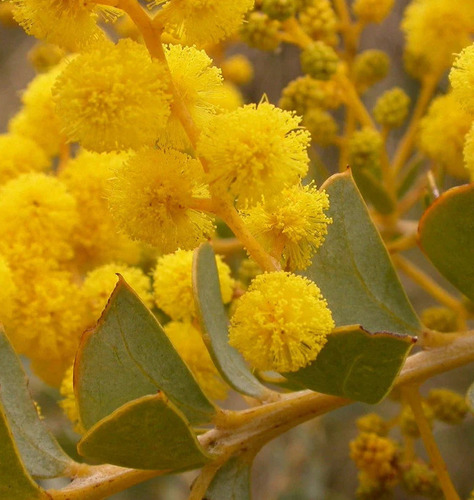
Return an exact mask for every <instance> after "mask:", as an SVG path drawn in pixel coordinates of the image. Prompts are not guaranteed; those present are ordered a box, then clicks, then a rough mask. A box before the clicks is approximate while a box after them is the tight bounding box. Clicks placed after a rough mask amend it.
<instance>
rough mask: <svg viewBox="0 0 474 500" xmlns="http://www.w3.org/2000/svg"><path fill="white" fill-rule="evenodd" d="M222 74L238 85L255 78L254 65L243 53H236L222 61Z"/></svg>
mask: <svg viewBox="0 0 474 500" xmlns="http://www.w3.org/2000/svg"><path fill="white" fill-rule="evenodd" d="M221 67H222V75H223V76H224V78H225V79H226V80H229V81H231V82H232V83H235V84H236V85H245V84H246V83H249V82H250V80H252V78H253V66H252V63H251V62H250V61H249V59H248V58H247V57H245V56H244V55H243V54H236V55H234V56H232V57H229V58H228V59H226V60H225V61H223V62H222V65H221Z"/></svg>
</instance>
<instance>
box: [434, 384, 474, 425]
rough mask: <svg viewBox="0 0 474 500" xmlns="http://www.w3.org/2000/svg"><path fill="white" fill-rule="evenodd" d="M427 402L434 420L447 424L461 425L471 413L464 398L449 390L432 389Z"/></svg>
mask: <svg viewBox="0 0 474 500" xmlns="http://www.w3.org/2000/svg"><path fill="white" fill-rule="evenodd" d="M426 402H427V404H428V405H429V407H430V408H431V410H432V412H433V414H434V418H436V419H437V420H441V422H445V423H446V424H451V425H457V424H460V423H461V422H462V421H463V420H464V417H465V416H466V414H467V412H468V411H469V407H468V406H467V403H466V401H465V399H464V397H463V396H461V395H460V394H457V393H456V392H453V391H450V390H449V389H431V391H430V392H429V393H428V397H427V399H426Z"/></svg>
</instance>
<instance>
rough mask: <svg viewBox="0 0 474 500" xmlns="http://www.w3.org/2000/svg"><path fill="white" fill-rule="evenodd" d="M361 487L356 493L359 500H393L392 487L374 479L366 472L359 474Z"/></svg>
mask: <svg viewBox="0 0 474 500" xmlns="http://www.w3.org/2000/svg"><path fill="white" fill-rule="evenodd" d="M358 478H359V486H358V488H357V491H356V498H357V500H392V499H393V491H392V488H393V486H392V485H387V484H385V483H384V482H383V481H378V480H377V479H374V478H372V477H371V476H369V475H368V474H367V473H365V472H364V471H362V472H359V475H358Z"/></svg>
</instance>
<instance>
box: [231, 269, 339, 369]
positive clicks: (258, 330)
mask: <svg viewBox="0 0 474 500" xmlns="http://www.w3.org/2000/svg"><path fill="white" fill-rule="evenodd" d="M333 328H334V321H333V319H332V315H331V311H330V310H329V308H328V306H327V302H326V300H325V299H323V297H322V295H321V292H320V290H319V288H318V287H317V286H316V285H315V283H313V282H312V281H310V280H309V279H307V278H303V277H301V276H296V275H294V274H290V273H285V272H283V271H279V272H273V273H265V274H260V275H258V276H257V277H256V278H255V279H254V280H253V281H252V284H251V285H250V287H249V289H248V291H247V292H246V293H245V294H244V295H243V296H242V297H241V298H240V299H239V300H238V302H237V306H236V309H235V312H234V314H233V316H232V318H231V325H230V330H229V343H230V345H232V346H233V347H235V348H236V349H237V350H238V351H240V352H241V353H242V355H243V356H244V358H245V359H246V360H247V361H248V362H249V363H250V364H251V365H252V366H253V367H254V368H256V369H258V370H274V371H278V372H293V371H297V370H299V369H300V368H303V367H304V366H306V365H308V364H309V363H311V361H314V360H315V359H316V357H317V355H318V354H319V352H320V351H321V349H322V348H323V347H324V345H325V344H326V341H327V336H328V334H330V333H331V331H332V329H333Z"/></svg>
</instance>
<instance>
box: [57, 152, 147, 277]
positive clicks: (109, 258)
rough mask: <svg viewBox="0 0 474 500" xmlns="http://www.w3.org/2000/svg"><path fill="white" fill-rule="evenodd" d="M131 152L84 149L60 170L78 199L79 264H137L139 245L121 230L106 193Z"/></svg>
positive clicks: (77, 250) (76, 246)
mask: <svg viewBox="0 0 474 500" xmlns="http://www.w3.org/2000/svg"><path fill="white" fill-rule="evenodd" d="M127 158H128V155H126V154H124V153H121V154H114V153H108V154H107V153H102V154H99V153H92V152H89V151H85V150H83V151H81V152H80V153H79V155H78V156H77V157H76V158H75V159H73V160H70V161H69V162H68V163H67V164H66V167H65V168H64V169H63V170H62V171H61V172H60V173H59V178H60V180H61V181H63V182H64V184H65V185H66V186H67V188H68V190H69V192H70V193H71V194H72V195H73V196H74V198H75V199H76V201H77V210H78V213H79V225H78V227H77V230H76V231H75V232H74V234H73V240H74V246H75V262H76V263H77V264H78V265H79V267H80V268H91V267H95V266H98V265H102V264H105V263H107V262H114V261H117V262H125V263H127V264H136V263H137V262H138V260H139V259H140V245H139V243H137V242H135V241H132V240H131V239H130V238H129V237H128V236H127V235H125V234H124V233H119V228H118V225H117V222H116V220H115V218H114V217H113V216H112V213H111V212H110V210H109V204H108V201H107V193H108V188H109V184H110V178H111V177H113V175H114V171H115V169H117V168H119V167H120V166H121V165H122V164H123V163H124V162H125V161H126V159H127Z"/></svg>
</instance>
